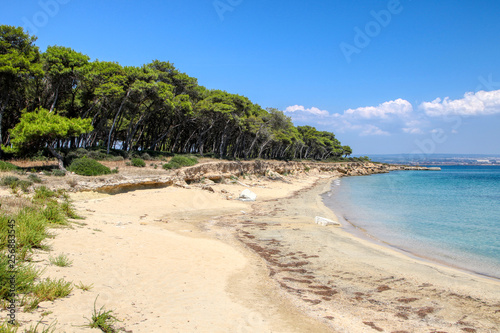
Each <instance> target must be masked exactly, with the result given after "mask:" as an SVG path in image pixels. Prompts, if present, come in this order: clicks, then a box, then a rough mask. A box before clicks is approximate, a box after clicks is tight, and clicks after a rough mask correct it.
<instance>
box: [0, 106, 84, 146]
mask: <svg viewBox="0 0 500 333" xmlns="http://www.w3.org/2000/svg"><path fill="white" fill-rule="evenodd" d="M91 130H92V125H91V119H80V118H74V119H70V118H66V117H63V116H60V115H57V114H54V113H50V112H49V111H48V110H46V109H44V108H39V109H37V110H36V111H35V112H26V113H24V114H23V115H22V116H21V119H20V121H19V123H18V124H17V125H16V126H15V127H14V128H13V129H12V130H11V131H10V135H11V139H10V143H11V145H12V146H11V147H3V149H4V150H6V151H7V152H12V153H14V154H28V153H30V152H34V151H37V150H40V149H42V148H44V147H46V146H48V147H49V148H50V147H52V146H53V145H54V143H56V142H57V140H61V139H65V138H68V137H74V136H79V135H81V134H84V133H88V132H90V131H91Z"/></svg>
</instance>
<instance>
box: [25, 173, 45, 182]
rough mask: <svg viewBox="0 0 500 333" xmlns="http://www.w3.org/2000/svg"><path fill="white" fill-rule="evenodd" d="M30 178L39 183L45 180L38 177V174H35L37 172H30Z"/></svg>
mask: <svg viewBox="0 0 500 333" xmlns="http://www.w3.org/2000/svg"><path fill="white" fill-rule="evenodd" d="M28 179H29V180H30V181H32V182H33V183H37V184H40V183H42V182H43V181H42V179H41V178H40V177H38V176H37V175H35V174H33V173H32V174H30V175H29V176H28Z"/></svg>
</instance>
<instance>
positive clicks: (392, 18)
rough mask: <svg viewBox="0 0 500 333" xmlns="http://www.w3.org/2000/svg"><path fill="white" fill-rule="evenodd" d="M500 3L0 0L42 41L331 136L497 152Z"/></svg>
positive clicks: (396, 149)
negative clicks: (215, 93)
mask: <svg viewBox="0 0 500 333" xmlns="http://www.w3.org/2000/svg"><path fill="white" fill-rule="evenodd" d="M498 17H500V1H495V0H491V1H481V0H479V1H469V0H463V1H456V0H441V1H430V0H418V1H417V0H413V1H411V0H400V1H397V0H390V1H373V0H372V1H368V0H360V1H346V0H343V1H336V0H322V1H319V0H309V1H305V0H304V1H298V0H287V1H282V0H275V1H269V0H266V1H264V0H253V1H250V0H216V1H213V0H176V1H173V0H154V1H153V0H144V1H125V0H106V1H96V0H86V1H83V0H40V1H32V0H23V1H19V0H2V2H1V3H0V24H9V25H15V26H23V27H25V28H26V29H28V30H29V31H30V33H31V34H34V35H36V36H37V37H38V41H37V45H38V46H40V48H41V49H42V50H45V49H46V47H47V46H48V45H61V46H67V47H71V48H73V49H74V50H76V51H79V52H82V53H84V54H87V55H88V56H89V57H90V58H91V59H92V60H94V59H99V60H106V61H117V62H119V63H120V64H122V65H134V66H140V65H142V64H145V63H148V62H150V61H151V60H154V59H160V60H165V61H171V62H173V63H174V64H175V66H176V67H177V68H179V69H180V70H181V71H183V72H186V73H187V74H189V75H191V76H194V77H197V78H198V80H199V83H200V84H201V85H204V86H206V87H207V88H214V89H222V90H226V91H228V92H231V93H237V94H241V95H244V96H247V97H249V98H250V99H251V100H252V101H253V102H255V103H258V104H259V105H261V106H262V107H276V108H278V109H280V110H283V111H285V112H286V114H287V115H289V116H290V117H291V118H292V120H293V121H294V123H295V124H296V125H303V124H308V125H312V126H315V127H317V128H318V129H320V130H327V131H331V132H334V133H335V134H336V136H337V137H338V138H339V139H340V140H341V141H342V143H343V144H348V145H350V146H351V147H352V148H353V150H354V154H355V155H365V154H376V153H416V154H424V155H425V154H429V153H496V154H499V153H500V135H499V125H500V34H499V32H500V20H499V19H498Z"/></svg>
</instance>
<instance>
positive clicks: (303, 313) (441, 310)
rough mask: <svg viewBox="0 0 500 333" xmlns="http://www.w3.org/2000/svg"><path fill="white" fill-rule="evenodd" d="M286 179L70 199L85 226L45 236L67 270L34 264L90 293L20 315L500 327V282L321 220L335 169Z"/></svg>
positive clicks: (288, 327) (289, 327) (220, 327)
mask: <svg viewBox="0 0 500 333" xmlns="http://www.w3.org/2000/svg"><path fill="white" fill-rule="evenodd" d="M288 179H289V180H291V182H290V183H288V182H283V181H270V180H268V179H265V178H253V179H251V180H250V179H241V181H242V182H243V183H245V184H247V185H248V186H249V188H250V189H251V190H252V191H253V192H255V193H256V194H257V196H258V198H257V202H241V201H238V200H234V199H231V200H228V199H227V198H228V197H229V196H230V197H232V198H236V197H237V196H238V194H239V193H240V192H241V191H242V190H243V189H245V188H247V187H245V186H242V185H239V184H213V185H210V186H211V188H212V189H213V190H214V192H211V191H210V190H209V189H208V190H207V189H202V188H201V186H191V188H189V189H188V188H181V187H168V188H163V189H151V190H138V191H134V192H128V193H122V194H116V195H106V194H99V193H94V192H80V193H75V194H73V195H72V198H73V200H74V201H75V206H76V208H77V209H78V211H79V212H80V214H82V215H84V216H85V217H86V219H85V220H83V221H82V222H83V223H84V225H75V226H74V227H73V228H71V229H57V230H55V231H54V233H55V234H56V237H55V238H54V239H52V240H50V245H51V247H52V251H51V253H50V255H53V256H55V255H58V254H61V253H64V254H66V255H67V256H68V257H69V258H70V259H71V260H73V264H72V266H71V267H56V266H51V265H49V264H48V258H49V254H47V253H38V254H37V255H36V256H35V257H34V259H35V260H36V261H37V263H36V264H37V265H38V266H39V267H44V268H45V269H46V271H45V273H44V277H45V276H47V277H49V276H50V277H56V278H64V279H65V280H67V281H73V282H74V283H76V284H78V283H79V282H80V281H81V282H82V283H83V284H85V285H91V284H92V285H93V288H92V289H91V290H90V291H82V290H80V289H77V288H75V289H74V290H73V292H72V294H71V295H70V296H69V297H67V298H64V299H59V300H56V301H55V302H44V303H41V304H40V308H39V309H37V310H36V311H35V312H34V313H32V314H27V313H22V312H20V313H18V319H19V320H21V321H31V322H32V323H33V322H36V321H37V320H38V319H39V318H40V317H41V314H42V313H44V312H45V313H49V314H48V315H46V316H44V318H43V321H44V322H45V323H51V322H54V321H55V320H57V324H56V327H57V330H56V331H57V332H85V331H89V332H91V331H92V332H96V331H99V330H96V329H90V328H86V327H85V326H84V325H85V324H87V323H88V320H87V319H86V318H90V316H91V314H92V310H93V308H94V301H96V306H97V308H100V307H101V306H105V309H107V310H113V311H114V314H115V315H116V316H117V317H118V318H119V319H120V320H121V322H120V323H118V324H117V325H116V326H117V327H123V328H124V329H125V330H127V331H131V332H290V333H292V332H376V331H380V332H382V331H385V332H404V331H405V332H433V331H436V332H438V331H440V332H497V331H499V327H500V284H499V283H498V281H494V280H487V279H483V278H481V277H478V276H474V275H470V274H468V273H465V272H460V271H457V270H454V269H451V268H446V267H442V266H438V265H436V264H432V263H428V262H423V261H419V260H416V259H413V258H410V257H407V256H405V255H403V254H401V253H398V252H395V251H392V250H391V249H388V248H387V247H383V246H380V245H377V244H373V243H370V242H368V241H364V240H361V239H358V238H355V237H353V236H352V235H350V234H348V233H347V232H346V231H344V230H343V229H342V228H338V227H331V226H329V227H321V226H318V225H316V224H314V223H313V221H314V216H316V215H321V216H324V217H329V218H332V219H335V218H336V217H335V215H334V214H333V212H331V211H330V210H328V209H327V208H326V207H325V206H324V205H323V204H322V202H321V199H320V197H319V194H320V193H322V192H324V191H325V190H328V189H329V187H328V184H329V179H331V177H328V176H321V175H315V176H302V177H289V178H288ZM96 298H97V300H96Z"/></svg>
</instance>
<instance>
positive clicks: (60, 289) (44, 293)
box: [33, 278, 73, 302]
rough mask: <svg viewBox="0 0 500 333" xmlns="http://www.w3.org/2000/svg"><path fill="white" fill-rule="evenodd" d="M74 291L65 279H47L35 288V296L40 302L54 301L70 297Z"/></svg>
mask: <svg viewBox="0 0 500 333" xmlns="http://www.w3.org/2000/svg"><path fill="white" fill-rule="evenodd" d="M72 290H73V287H72V283H71V282H66V281H64V279H59V280H56V279H50V278H46V279H45V280H42V281H41V282H39V283H38V284H37V285H35V287H34V288H33V294H34V295H35V296H36V297H37V298H38V299H40V302H44V301H53V300H55V299H56V298H62V297H66V296H68V295H69V294H70V293H71V291H72Z"/></svg>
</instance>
